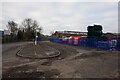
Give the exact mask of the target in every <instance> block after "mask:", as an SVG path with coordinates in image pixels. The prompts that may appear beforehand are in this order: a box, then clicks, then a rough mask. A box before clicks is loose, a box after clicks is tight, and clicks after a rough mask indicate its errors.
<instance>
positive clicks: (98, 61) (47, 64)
mask: <svg viewBox="0 0 120 80" xmlns="http://www.w3.org/2000/svg"><path fill="white" fill-rule="evenodd" d="M30 44H31V45H33V43H32V42H22V43H21V42H20V43H11V44H3V53H2V58H3V61H2V62H3V69H2V70H3V71H2V72H3V75H2V77H3V78H118V77H119V72H118V71H119V70H118V59H119V56H118V53H119V51H105V50H98V49H93V48H85V47H80V46H72V45H66V44H59V43H52V42H49V41H43V42H40V43H39V44H38V45H39V47H38V48H37V55H38V54H39V55H40V54H44V53H43V52H44V51H46V50H47V49H49V47H52V48H54V49H56V50H58V51H60V55H59V56H58V57H54V58H48V59H29V58H23V57H18V56H16V53H17V51H18V50H19V49H20V47H21V46H25V47H24V49H27V48H28V47H29V45H30ZM40 47H41V48H40ZM46 48H47V49H46ZM50 49H51V48H50ZM32 52H34V50H33V48H30V49H29V50H27V51H23V52H21V53H24V54H28V55H29V54H32ZM31 56H32V55H31Z"/></svg>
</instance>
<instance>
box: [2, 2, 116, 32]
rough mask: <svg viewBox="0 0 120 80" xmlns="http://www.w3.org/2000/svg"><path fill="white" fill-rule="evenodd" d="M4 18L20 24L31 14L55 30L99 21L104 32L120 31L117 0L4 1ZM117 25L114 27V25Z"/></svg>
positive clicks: (42, 24)
mask: <svg viewBox="0 0 120 80" xmlns="http://www.w3.org/2000/svg"><path fill="white" fill-rule="evenodd" d="M2 13H3V16H2V17H3V19H2V20H3V21H2V23H3V24H4V25H5V24H6V23H7V21H9V20H15V21H16V22H18V24H20V23H21V21H22V20H23V19H25V18H32V19H35V20H37V21H38V22H39V25H41V26H43V29H44V31H43V33H44V34H49V33H50V32H51V31H55V30H79V31H86V28H87V26H88V25H90V24H93V23H99V24H102V25H103V26H104V32H107V31H111V32H116V31H117V27H118V26H117V17H118V16H117V14H116V13H117V3H109V2H108V3H104V2H102V3H95V2H93V3H88V2H86V3H85V2H78V3H75V2H74V3H73V2H68V3H67V2H38V3H35V2H33V3H31V2H27V3H19V2H18V3H3V10H2ZM113 26H114V29H112V28H113Z"/></svg>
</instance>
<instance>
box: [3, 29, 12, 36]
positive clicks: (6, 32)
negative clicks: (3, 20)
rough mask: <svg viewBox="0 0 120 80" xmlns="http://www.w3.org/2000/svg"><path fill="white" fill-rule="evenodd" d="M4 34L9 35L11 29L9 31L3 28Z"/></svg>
mask: <svg viewBox="0 0 120 80" xmlns="http://www.w3.org/2000/svg"><path fill="white" fill-rule="evenodd" d="M3 33H4V35H10V34H11V31H9V30H4V32H3Z"/></svg>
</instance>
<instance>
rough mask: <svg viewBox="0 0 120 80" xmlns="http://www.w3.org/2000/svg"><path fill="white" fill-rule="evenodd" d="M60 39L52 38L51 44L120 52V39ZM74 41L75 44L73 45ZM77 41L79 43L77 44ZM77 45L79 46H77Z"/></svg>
mask: <svg viewBox="0 0 120 80" xmlns="http://www.w3.org/2000/svg"><path fill="white" fill-rule="evenodd" d="M78 40H79V41H77V40H76V39H60V38H51V39H50V41H51V42H57V43H64V44H70V45H78V46H84V47H93V48H100V49H106V50H120V38H112V39H111V40H109V39H108V38H86V37H82V38H80V39H78ZM73 41H74V44H73ZM76 41H77V42H76ZM76 43H77V44H76Z"/></svg>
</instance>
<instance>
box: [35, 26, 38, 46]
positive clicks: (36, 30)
mask: <svg viewBox="0 0 120 80" xmlns="http://www.w3.org/2000/svg"><path fill="white" fill-rule="evenodd" d="M37 32H38V29H37V28H36V29H35V45H37V38H38V36H37Z"/></svg>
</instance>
